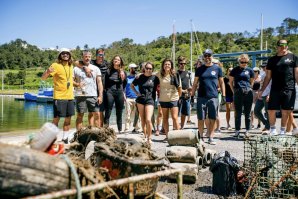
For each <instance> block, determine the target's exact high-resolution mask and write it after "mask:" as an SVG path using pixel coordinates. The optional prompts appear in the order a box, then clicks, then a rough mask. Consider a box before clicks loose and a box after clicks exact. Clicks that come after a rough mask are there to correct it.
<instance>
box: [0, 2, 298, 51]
mask: <svg viewBox="0 0 298 199" xmlns="http://www.w3.org/2000/svg"><path fill="white" fill-rule="evenodd" d="M297 10H298V1H297V0H245V1H243V0H206V1H203V0H126V1H121V0H106V1H102V0H81V1H80V0H0V27H1V31H0V45H2V44H4V43H9V42H10V41H12V40H15V39H18V38H19V39H22V40H25V41H27V42H28V43H29V44H32V45H36V46H38V47H40V48H51V47H56V46H58V47H59V48H62V47H66V48H75V47H77V46H80V47H81V48H83V47H84V45H85V44H87V45H88V46H89V47H90V48H93V47H95V48H96V47H100V46H102V45H110V44H111V43H112V42H114V41H121V40H122V39H123V38H130V39H133V42H134V43H137V44H146V43H147V42H151V41H153V40H155V39H157V38H158V37H160V36H166V37H167V36H169V35H170V34H172V33H173V26H175V30H176V32H180V33H181V32H190V31H191V27H192V26H193V28H194V30H195V31H200V32H210V33H211V32H221V33H229V32H244V31H248V32H251V33H254V32H256V31H257V29H260V28H261V15H262V14H263V27H264V28H268V27H272V28H276V27H277V26H280V25H281V23H282V21H283V20H284V19H285V18H288V17H290V18H294V19H296V20H298V12H297ZM191 21H192V23H191Z"/></svg>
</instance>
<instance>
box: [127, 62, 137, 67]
mask: <svg viewBox="0 0 298 199" xmlns="http://www.w3.org/2000/svg"><path fill="white" fill-rule="evenodd" d="M128 67H129V68H137V67H138V66H137V65H136V64H135V63H131V64H129V65H128Z"/></svg>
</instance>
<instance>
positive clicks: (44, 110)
mask: <svg viewBox="0 0 298 199" xmlns="http://www.w3.org/2000/svg"><path fill="white" fill-rule="evenodd" d="M124 112H125V111H124V110H123V113H124ZM52 119H53V104H46V103H36V102H26V101H16V100H15V99H14V97H13V96H0V133H3V132H11V131H24V130H31V129H39V128H41V127H42V125H43V124H44V123H46V122H52ZM75 120H76V116H73V117H72V119H71V128H75ZM63 121H64V119H63V118H61V119H60V122H59V128H62V125H63ZM123 121H124V120H123ZM110 123H111V124H116V118H115V113H114V110H113V112H112V115H111V119H110ZM84 124H85V125H86V124H88V122H87V114H85V116H84Z"/></svg>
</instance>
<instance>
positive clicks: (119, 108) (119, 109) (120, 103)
mask: <svg viewBox="0 0 298 199" xmlns="http://www.w3.org/2000/svg"><path fill="white" fill-rule="evenodd" d="M114 99H115V108H116V118H117V127H118V131H119V132H121V131H122V113H123V109H124V94H123V91H121V90H119V91H117V92H115V93H114Z"/></svg>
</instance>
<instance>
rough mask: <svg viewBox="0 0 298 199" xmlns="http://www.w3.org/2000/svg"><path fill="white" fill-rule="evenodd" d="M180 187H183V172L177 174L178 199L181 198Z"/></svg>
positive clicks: (181, 191)
mask: <svg viewBox="0 0 298 199" xmlns="http://www.w3.org/2000/svg"><path fill="white" fill-rule="evenodd" d="M182 187H183V172H181V171H180V172H179V173H178V175H177V191H178V193H177V195H178V196H177V198H178V199H182V198H183V190H182Z"/></svg>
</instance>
